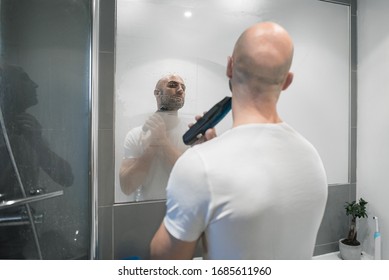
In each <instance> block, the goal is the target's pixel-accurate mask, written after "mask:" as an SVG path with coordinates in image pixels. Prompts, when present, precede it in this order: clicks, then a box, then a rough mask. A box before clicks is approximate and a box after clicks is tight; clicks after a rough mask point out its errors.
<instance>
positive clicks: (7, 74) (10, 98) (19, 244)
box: [0, 65, 73, 259]
mask: <svg viewBox="0 0 389 280" xmlns="http://www.w3.org/2000/svg"><path fill="white" fill-rule="evenodd" d="M37 88H38V85H37V84H36V83H34V82H33V81H32V80H31V79H30V77H29V76H28V75H27V73H26V72H25V71H24V70H23V69H22V68H20V67H17V66H13V65H4V66H1V67H0V109H1V111H0V113H1V116H2V117H3V120H4V122H3V124H4V126H5V129H3V127H2V126H0V201H7V200H13V199H20V198H23V193H22V190H21V186H20V184H19V181H18V178H17V176H18V175H17V173H16V172H15V170H14V167H13V164H12V158H11V152H12V156H13V157H14V159H15V162H16V165H17V168H18V171H19V175H20V179H21V182H22V183H23V187H24V191H25V193H26V195H27V196H31V195H37V194H42V193H43V192H44V191H45V190H44V189H43V188H42V185H41V183H42V182H41V181H40V178H39V174H40V171H41V170H42V171H43V172H45V173H46V174H47V175H48V176H49V177H50V178H51V179H52V180H53V181H54V182H55V183H57V184H59V185H61V186H64V187H67V186H70V185H72V184H73V173H72V170H71V167H70V165H69V163H68V162H66V161H65V160H64V159H62V158H61V157H60V156H58V155H57V154H56V153H55V152H53V151H52V150H51V149H50V147H49V145H48V143H47V142H46V141H45V139H43V136H42V127H41V125H40V124H39V122H38V120H37V119H36V118H35V117H34V116H33V115H32V114H30V113H28V112H27V109H28V108H30V107H32V106H34V105H36V104H37V103H38V99H37V93H36V89H37ZM1 116H0V117H1ZM6 136H8V139H9V142H10V146H11V152H10V151H9V149H8V148H7V145H6V141H5V137H6ZM10 217H21V218H23V217H26V209H25V206H20V207H11V208H7V209H3V210H1V209H0V221H5V220H7V219H8V218H10ZM9 224H10V226H4V224H1V223H0V259H3V258H12V259H21V258H25V257H24V253H23V250H24V246H25V245H26V244H27V242H28V241H27V240H30V241H29V242H32V241H31V237H32V232H31V231H30V230H31V227H30V226H29V225H19V226H15V225H13V224H12V223H9Z"/></svg>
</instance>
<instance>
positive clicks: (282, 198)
mask: <svg viewBox="0 0 389 280" xmlns="http://www.w3.org/2000/svg"><path fill="white" fill-rule="evenodd" d="M167 198H168V199H167V214H166V217H165V219H164V224H165V226H166V228H167V230H168V231H169V233H170V234H172V235H173V236H174V237H175V238H177V239H180V240H183V241H195V240H197V239H198V238H199V237H200V235H201V234H202V233H203V232H205V237H206V242H207V251H208V252H205V255H204V258H205V259H311V258H312V255H313V250H314V245H315V240H316V235H317V232H318V229H319V226H320V223H321V220H322V217H323V214H324V209H325V204H326V200H327V179H326V174H325V170H324V167H323V164H322V161H321V159H320V157H319V154H318V153H317V151H316V150H315V148H314V147H313V146H312V145H311V144H310V143H309V142H308V141H307V140H306V139H305V138H303V137H302V136H301V135H300V134H299V133H297V132H296V131H295V130H294V129H293V128H291V127H290V126H289V125H287V124H286V123H279V124H249V125H242V126H239V127H236V128H233V129H231V130H229V131H227V132H226V133H224V134H223V135H221V136H219V137H217V138H214V139H213V140H211V141H208V142H206V143H204V144H201V145H197V146H194V147H193V148H191V149H189V150H187V151H186V152H185V153H184V154H183V155H182V156H181V158H179V160H178V161H177V162H176V164H175V166H174V168H173V170H172V173H171V176H170V179H169V182H168V187H167Z"/></svg>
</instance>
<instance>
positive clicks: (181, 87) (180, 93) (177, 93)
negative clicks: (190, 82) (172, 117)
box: [156, 75, 186, 111]
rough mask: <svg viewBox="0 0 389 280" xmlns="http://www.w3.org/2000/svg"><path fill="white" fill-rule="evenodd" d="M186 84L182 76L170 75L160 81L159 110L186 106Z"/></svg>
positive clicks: (172, 109)
mask: <svg viewBox="0 0 389 280" xmlns="http://www.w3.org/2000/svg"><path fill="white" fill-rule="evenodd" d="M185 90H186V86H185V83H184V81H183V80H182V79H181V77H179V76H176V75H172V76H168V77H167V78H165V79H164V80H162V82H161V83H160V87H159V89H158V92H157V93H156V97H157V102H158V110H164V111H177V110H179V109H181V108H182V107H183V106H184V103H185Z"/></svg>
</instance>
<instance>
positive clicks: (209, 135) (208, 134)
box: [188, 112, 217, 146]
mask: <svg viewBox="0 0 389 280" xmlns="http://www.w3.org/2000/svg"><path fill="white" fill-rule="evenodd" d="M205 113H206V112H204V114H205ZM204 114H203V115H204ZM201 117H202V116H201V115H197V116H195V120H196V121H198V120H199V119H200V118H201ZM193 125H194V123H190V124H189V125H188V126H189V128H190V127H191V126H193ZM216 136H217V134H216V129H215V128H214V127H213V128H209V129H207V131H205V133H204V135H202V134H199V135H198V136H197V140H196V142H194V143H193V145H192V146H194V145H198V144H201V143H204V142H206V141H209V140H211V139H212V138H215V137H216Z"/></svg>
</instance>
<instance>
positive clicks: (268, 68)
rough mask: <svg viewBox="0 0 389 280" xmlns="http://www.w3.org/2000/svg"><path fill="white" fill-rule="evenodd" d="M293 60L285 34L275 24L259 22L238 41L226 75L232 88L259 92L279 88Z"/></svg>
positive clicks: (287, 37) (289, 39)
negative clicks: (237, 87) (247, 88)
mask: <svg viewBox="0 0 389 280" xmlns="http://www.w3.org/2000/svg"><path fill="white" fill-rule="evenodd" d="M292 59H293V42H292V39H291V37H290V36H289V34H288V33H287V31H286V30H285V29H284V28H282V27H281V26H280V25H278V24H276V23H273V22H262V23H258V24H255V25H253V26H251V27H249V28H248V29H246V30H245V31H244V32H243V33H242V35H241V36H240V37H239V39H238V41H237V42H236V44H235V48H234V52H233V55H232V58H231V65H229V67H231V69H230V73H228V71H229V70H227V75H228V74H230V76H231V77H232V81H233V84H237V85H238V84H244V85H246V86H248V87H250V88H251V90H253V91H256V92H261V91H263V90H264V89H266V88H268V87H269V86H279V85H280V86H282V84H283V82H284V81H285V79H286V77H287V75H288V73H289V69H290V66H291V64H292ZM231 77H230V78H231Z"/></svg>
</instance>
